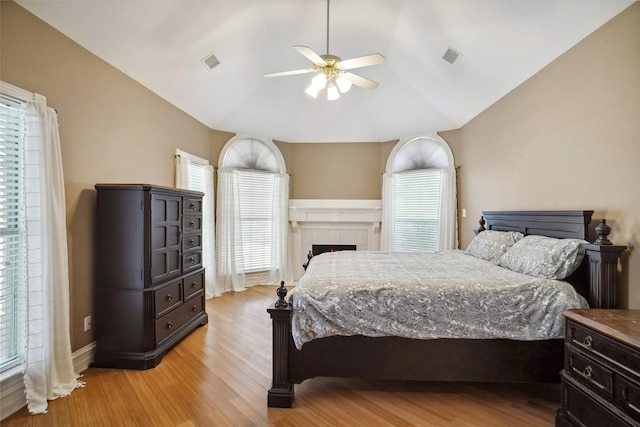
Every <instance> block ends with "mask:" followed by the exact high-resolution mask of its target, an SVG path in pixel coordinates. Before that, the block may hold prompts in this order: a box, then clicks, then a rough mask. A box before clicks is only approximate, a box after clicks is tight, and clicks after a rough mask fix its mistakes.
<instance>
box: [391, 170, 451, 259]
mask: <svg viewBox="0 0 640 427" xmlns="http://www.w3.org/2000/svg"><path fill="white" fill-rule="evenodd" d="M394 194H395V195H394V199H395V200H394V210H395V222H394V227H395V229H394V235H395V248H396V250H397V251H403V252H415V251H435V250H436V248H437V239H438V220H439V214H440V171H439V170H437V169H424V170H417V171H410V172H404V173H399V174H397V175H396V179H395V188H394Z"/></svg>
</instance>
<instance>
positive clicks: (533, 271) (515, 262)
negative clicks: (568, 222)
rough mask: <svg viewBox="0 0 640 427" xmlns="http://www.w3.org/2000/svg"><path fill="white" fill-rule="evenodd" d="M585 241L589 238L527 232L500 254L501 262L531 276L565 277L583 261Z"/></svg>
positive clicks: (502, 264)
mask: <svg viewBox="0 0 640 427" xmlns="http://www.w3.org/2000/svg"><path fill="white" fill-rule="evenodd" d="M584 243H588V242H587V241H586V240H580V239H555V238H553V237H546V236H533V235H531V236H525V237H524V238H523V239H521V240H519V241H517V242H516V243H515V244H514V245H513V246H511V247H510V248H509V249H508V250H507V251H506V252H505V253H504V255H502V257H500V259H499V260H498V265H500V266H502V267H506V268H508V269H510V270H513V271H516V272H518V273H524V274H528V275H529V276H535V277H542V278H545V279H558V280H562V279H564V278H565V277H567V276H569V275H570V274H571V273H573V272H574V271H575V270H576V269H577V268H578V267H579V266H580V264H581V263H582V259H583V258H584V249H583V248H582V244H584Z"/></svg>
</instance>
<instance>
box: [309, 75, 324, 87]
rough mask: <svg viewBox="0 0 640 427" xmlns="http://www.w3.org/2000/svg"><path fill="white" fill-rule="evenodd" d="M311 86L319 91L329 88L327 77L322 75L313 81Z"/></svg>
mask: <svg viewBox="0 0 640 427" xmlns="http://www.w3.org/2000/svg"><path fill="white" fill-rule="evenodd" d="M311 86H313V87H315V88H317V89H318V90H322V89H324V88H325V86H327V77H326V76H325V75H324V74H322V73H320V74H318V75H317V76H315V77H314V78H313V79H311Z"/></svg>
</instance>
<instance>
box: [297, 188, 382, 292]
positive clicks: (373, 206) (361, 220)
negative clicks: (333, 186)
mask: <svg viewBox="0 0 640 427" xmlns="http://www.w3.org/2000/svg"><path fill="white" fill-rule="evenodd" d="M381 219H382V202H381V201H380V200H355V199H291V200H289V223H290V224H291V242H290V249H291V252H290V253H291V262H292V270H293V277H294V280H295V281H297V280H298V279H299V278H300V277H301V276H302V274H303V273H304V269H303V268H302V264H304V263H305V262H306V260H307V253H308V252H309V251H310V250H311V247H312V245H314V244H321V245H326V244H336V245H356V247H357V250H378V249H379V248H380V222H381Z"/></svg>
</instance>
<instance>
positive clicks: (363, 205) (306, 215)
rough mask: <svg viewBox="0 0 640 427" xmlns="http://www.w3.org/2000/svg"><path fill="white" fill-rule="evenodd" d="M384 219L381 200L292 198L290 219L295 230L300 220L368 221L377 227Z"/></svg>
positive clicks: (290, 201)
mask: <svg viewBox="0 0 640 427" xmlns="http://www.w3.org/2000/svg"><path fill="white" fill-rule="evenodd" d="M381 219H382V201H381V200H355V199H291V200H289V221H290V222H291V227H292V228H293V231H297V228H298V223H300V222H339V223H349V222H367V223H372V224H373V225H374V227H375V228H376V229H379V228H380V221H381Z"/></svg>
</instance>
